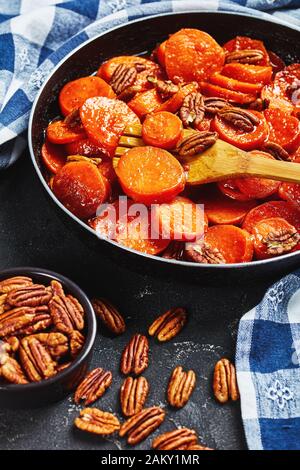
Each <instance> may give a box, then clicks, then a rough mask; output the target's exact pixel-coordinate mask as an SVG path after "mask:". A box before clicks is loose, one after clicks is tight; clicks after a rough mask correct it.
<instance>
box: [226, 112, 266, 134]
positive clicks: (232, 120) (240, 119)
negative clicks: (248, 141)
mask: <svg viewBox="0 0 300 470" xmlns="http://www.w3.org/2000/svg"><path fill="white" fill-rule="evenodd" d="M219 116H220V117H221V118H222V119H223V120H224V121H226V122H228V123H229V124H230V125H232V126H233V127H235V128H236V129H238V130H240V131H243V132H253V131H254V129H255V126H257V125H258V124H259V122H260V120H259V118H258V117H257V116H255V115H254V114H253V113H252V112H250V111H247V110H246V109H241V108H235V107H233V106H227V107H225V108H223V109H221V110H220V111H219Z"/></svg>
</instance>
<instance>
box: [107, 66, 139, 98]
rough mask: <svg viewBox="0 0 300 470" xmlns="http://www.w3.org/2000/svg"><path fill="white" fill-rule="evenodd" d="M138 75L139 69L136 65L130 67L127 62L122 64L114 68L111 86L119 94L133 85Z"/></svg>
mask: <svg viewBox="0 0 300 470" xmlns="http://www.w3.org/2000/svg"><path fill="white" fill-rule="evenodd" d="M136 77H137V70H136V68H135V67H129V66H127V65H125V64H120V65H118V66H117V67H116V69H115V70H114V73H113V74H112V76H111V79H110V86H111V87H112V89H113V90H114V92H115V93H116V94H117V95H119V94H120V93H122V92H123V91H124V90H125V89H126V88H128V87H130V86H132V85H133V84H134V82H135V80H136Z"/></svg>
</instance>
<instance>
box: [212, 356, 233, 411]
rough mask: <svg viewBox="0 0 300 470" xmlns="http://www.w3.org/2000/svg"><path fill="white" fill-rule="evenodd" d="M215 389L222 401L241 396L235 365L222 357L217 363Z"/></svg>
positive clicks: (218, 398) (214, 380)
mask: <svg viewBox="0 0 300 470" xmlns="http://www.w3.org/2000/svg"><path fill="white" fill-rule="evenodd" d="M213 391H214V395H215V398H216V399H217V400H218V402H220V403H226V402H228V400H230V399H231V400H233V401H236V400H238V398H239V391H238V386H237V381H236V373H235V367H234V365H233V364H231V362H230V361H229V360H228V359H224V358H223V359H220V360H219V361H218V362H217V363H216V365H215V370H214V378H213Z"/></svg>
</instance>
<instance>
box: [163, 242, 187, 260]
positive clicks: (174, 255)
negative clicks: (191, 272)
mask: <svg viewBox="0 0 300 470" xmlns="http://www.w3.org/2000/svg"><path fill="white" fill-rule="evenodd" d="M183 253H184V243H182V242H178V241H176V240H174V241H172V242H171V243H170V244H169V245H168V247H167V248H166V249H165V251H164V252H163V254H162V257H163V258H165V259H176V260H177V261H180V260H182V259H183Z"/></svg>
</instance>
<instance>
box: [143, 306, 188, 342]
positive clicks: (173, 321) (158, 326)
mask: <svg viewBox="0 0 300 470" xmlns="http://www.w3.org/2000/svg"><path fill="white" fill-rule="evenodd" d="M186 322H187V312H186V310H185V309H184V308H182V307H174V308H171V309H170V310H168V311H167V312H166V313H164V314H163V315H160V316H159V317H158V318H157V319H156V320H154V322H153V323H152V324H151V325H150V327H149V329H148V333H149V335H150V336H155V337H156V338H157V339H158V341H161V342H164V341H169V340H170V339H172V338H174V336H176V335H178V333H179V332H180V331H181V330H182V328H183V327H184V325H185V324H186Z"/></svg>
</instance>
